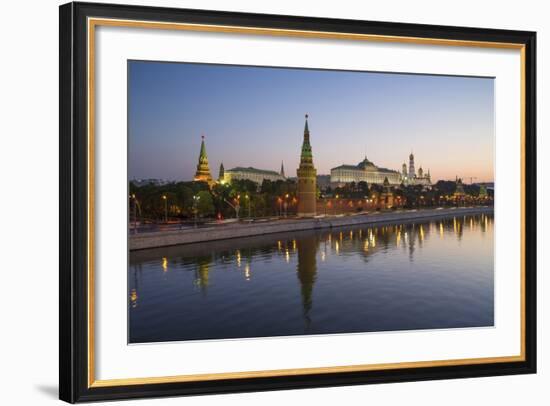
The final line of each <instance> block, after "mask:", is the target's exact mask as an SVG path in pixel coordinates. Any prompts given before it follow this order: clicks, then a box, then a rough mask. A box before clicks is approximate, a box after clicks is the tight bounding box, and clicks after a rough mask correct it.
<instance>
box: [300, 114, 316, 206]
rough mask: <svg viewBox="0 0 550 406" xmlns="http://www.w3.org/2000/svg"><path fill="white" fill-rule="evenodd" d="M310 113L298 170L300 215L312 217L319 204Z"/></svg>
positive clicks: (305, 127)
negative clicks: (310, 140) (311, 141)
mask: <svg viewBox="0 0 550 406" xmlns="http://www.w3.org/2000/svg"><path fill="white" fill-rule="evenodd" d="M307 119H308V115H307V114H306V123H305V126H304V141H303V143H302V153H301V155H300V166H299V167H298V169H297V170H296V174H297V175H298V190H297V197H298V210H297V214H298V216H299V217H312V216H315V214H316V206H317V170H316V169H315V166H313V153H312V151H311V144H310V142H309V127H308V122H307Z"/></svg>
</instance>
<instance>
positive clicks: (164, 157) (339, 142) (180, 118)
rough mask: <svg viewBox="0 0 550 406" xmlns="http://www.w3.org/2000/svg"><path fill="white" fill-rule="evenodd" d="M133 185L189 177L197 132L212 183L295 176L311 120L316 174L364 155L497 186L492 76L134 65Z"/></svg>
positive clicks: (130, 92) (447, 177)
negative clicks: (252, 174)
mask: <svg viewBox="0 0 550 406" xmlns="http://www.w3.org/2000/svg"><path fill="white" fill-rule="evenodd" d="M128 71H129V78H128V141H129V173H128V176H129V178H130V179H145V178H160V179H166V180H174V181H180V180H183V181H189V180H192V179H193V175H194V173H195V170H196V165H197V160H198V155H199V149H200V143H201V134H204V135H205V142H206V150H207V154H208V160H209V164H210V170H211V173H212V176H213V177H214V178H217V176H218V169H219V166H220V163H222V162H223V164H224V167H225V169H226V170H227V169H230V168H233V167H236V166H244V167H248V166H252V167H255V168H259V169H268V170H275V171H279V170H280V167H281V161H283V162H284V167H285V173H286V176H288V177H295V176H296V168H297V167H298V163H299V158H300V148H301V145H302V138H303V129H304V115H305V114H308V115H309V129H310V133H311V135H310V138H311V145H312V149H313V160H314V164H315V166H316V168H317V173H318V174H330V169H331V168H333V167H335V166H338V165H341V164H343V163H345V164H357V163H358V162H360V161H361V160H363V159H364V157H365V156H367V158H368V159H369V160H370V161H373V162H374V163H375V164H376V165H377V166H380V167H385V168H389V169H394V170H398V171H399V170H400V169H401V165H402V164H403V163H406V164H407V165H408V156H409V154H410V153H411V151H412V152H413V153H414V155H415V164H416V169H417V170H418V168H419V167H420V166H422V168H423V169H424V171H425V172H426V171H427V170H428V169H429V170H430V172H431V175H432V180H433V181H437V180H440V179H445V180H454V179H455V176H458V177H462V178H463V179H464V180H465V181H466V182H469V181H470V177H474V178H476V179H474V181H477V182H484V181H485V182H488V181H493V179H494V168H493V166H494V80H493V79H492V78H477V77H454V76H435V75H418V74H394V73H375V72H349V71H328V70H311V69H299V68H265V67H245V66H229V65H208V64H187V63H169V62H148V61H130V62H129V69H128Z"/></svg>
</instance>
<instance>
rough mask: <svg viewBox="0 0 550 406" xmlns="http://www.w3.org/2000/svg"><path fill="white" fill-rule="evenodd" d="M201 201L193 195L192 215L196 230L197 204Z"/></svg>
mask: <svg viewBox="0 0 550 406" xmlns="http://www.w3.org/2000/svg"><path fill="white" fill-rule="evenodd" d="M200 199H201V197H200V196H197V195H193V213H194V215H195V216H194V220H195V223H194V226H195V228H197V213H198V209H197V202H198V201H199V200H200Z"/></svg>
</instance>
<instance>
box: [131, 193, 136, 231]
mask: <svg viewBox="0 0 550 406" xmlns="http://www.w3.org/2000/svg"><path fill="white" fill-rule="evenodd" d="M130 197H131V198H132V200H133V201H134V234H137V199H136V194H135V193H132V195H131V196H130Z"/></svg>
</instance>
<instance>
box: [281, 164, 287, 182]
mask: <svg viewBox="0 0 550 406" xmlns="http://www.w3.org/2000/svg"><path fill="white" fill-rule="evenodd" d="M281 176H282V177H283V178H285V177H286V176H285V167H284V165H283V161H281Z"/></svg>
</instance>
